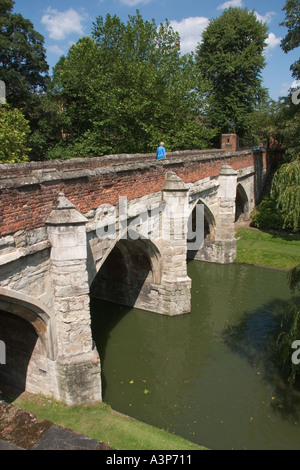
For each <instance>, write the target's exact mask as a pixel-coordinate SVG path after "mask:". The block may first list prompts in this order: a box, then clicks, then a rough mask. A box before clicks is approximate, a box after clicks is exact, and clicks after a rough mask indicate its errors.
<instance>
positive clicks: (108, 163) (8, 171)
mask: <svg viewBox="0 0 300 470" xmlns="http://www.w3.org/2000/svg"><path fill="white" fill-rule="evenodd" d="M251 152H252V151H251V150H250V149H249V150H243V151H239V152H232V153H226V152H225V151H224V150H192V151H188V150H185V151H181V152H173V153H170V154H168V155H167V158H166V159H164V160H156V159H155V157H154V156H153V154H137V155H115V156H110V155H108V156H104V157H94V158H90V159H85V158H81V159H71V160H55V161H49V162H48V161H47V162H28V163H16V164H0V190H1V189H2V190H3V189H9V188H12V189H13V188H19V187H24V186H33V185H39V184H45V183H47V182H48V183H50V182H51V183H53V182H55V181H66V180H72V179H73V180H76V179H81V178H83V179H88V178H91V177H93V176H103V177H104V176H105V175H108V174H115V175H117V174H118V173H124V172H132V171H147V170H149V169H151V168H155V167H163V168H166V170H167V169H170V168H172V167H173V166H174V165H182V164H183V165H184V164H185V163H186V162H189V163H190V162H194V163H196V162H204V161H207V160H219V159H221V160H222V159H224V160H225V159H227V158H232V157H240V156H241V155H248V154H249V153H251ZM149 156H150V157H151V159H150V160H149ZM74 166H75V168H74ZM18 172H19V173H20V174H19V175H18ZM16 173H17V174H16Z"/></svg>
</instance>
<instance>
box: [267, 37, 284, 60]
mask: <svg viewBox="0 0 300 470" xmlns="http://www.w3.org/2000/svg"><path fill="white" fill-rule="evenodd" d="M281 39H282V38H278V37H277V36H275V34H274V33H269V36H268V37H267V39H266V43H267V46H266V47H265V50H264V55H265V57H266V58H270V57H272V51H273V50H274V49H275V47H277V46H279V44H280V43H281Z"/></svg>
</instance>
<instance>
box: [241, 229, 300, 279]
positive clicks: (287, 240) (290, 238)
mask: <svg viewBox="0 0 300 470" xmlns="http://www.w3.org/2000/svg"><path fill="white" fill-rule="evenodd" d="M236 238H237V239H238V243H237V258H236V262H238V263H247V264H254V265H260V266H267V267H271V268H278V269H285V270H289V269H291V268H293V267H295V266H296V265H297V264H299V263H300V236H299V235H293V234H286V233H277V232H276V233H275V232H274V233H273V232H267V231H264V230H259V229H254V228H248V227H240V228H238V229H237V231H236Z"/></svg>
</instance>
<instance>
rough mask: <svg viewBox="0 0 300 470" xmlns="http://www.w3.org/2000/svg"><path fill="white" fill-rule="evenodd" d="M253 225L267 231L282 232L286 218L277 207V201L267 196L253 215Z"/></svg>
mask: <svg viewBox="0 0 300 470" xmlns="http://www.w3.org/2000/svg"><path fill="white" fill-rule="evenodd" d="M251 221H252V225H253V226H254V227H257V228H260V229H265V230H272V229H273V230H282V229H283V226H284V217H283V215H282V214H281V213H280V212H279V211H278V209H277V207H276V201H275V200H274V199H272V198H271V197H270V196H266V197H265V198H264V199H263V200H262V202H261V203H260V205H259V206H258V208H257V210H256V211H254V212H253V214H252V219H251Z"/></svg>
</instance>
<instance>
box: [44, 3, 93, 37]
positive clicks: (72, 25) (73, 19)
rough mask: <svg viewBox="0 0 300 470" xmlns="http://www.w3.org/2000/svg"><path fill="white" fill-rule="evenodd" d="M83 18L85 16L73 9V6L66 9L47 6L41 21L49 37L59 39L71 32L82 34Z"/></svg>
mask: <svg viewBox="0 0 300 470" xmlns="http://www.w3.org/2000/svg"><path fill="white" fill-rule="evenodd" d="M84 19H85V16H84V15H81V14H80V13H78V12H77V11H75V10H73V8H69V10H66V11H58V10H54V9H51V8H48V9H47V12H46V14H45V15H43V17H42V23H43V24H44V25H45V26H46V29H47V31H48V32H49V36H50V38H52V39H56V40H57V41H59V40H61V39H65V37H66V36H68V35H69V34H72V33H76V34H79V35H82V34H83V26H82V21H83V20H84Z"/></svg>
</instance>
